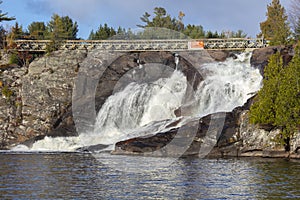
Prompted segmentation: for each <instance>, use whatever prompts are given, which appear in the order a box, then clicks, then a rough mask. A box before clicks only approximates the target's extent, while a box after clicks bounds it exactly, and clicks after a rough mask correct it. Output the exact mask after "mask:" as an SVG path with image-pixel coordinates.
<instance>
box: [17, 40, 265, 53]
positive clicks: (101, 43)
mask: <svg viewBox="0 0 300 200" xmlns="http://www.w3.org/2000/svg"><path fill="white" fill-rule="evenodd" d="M14 43H15V44H16V47H15V49H16V50H18V51H33V52H45V51H46V49H47V46H48V45H50V44H51V41H50V40H15V41H14ZM59 44H60V45H59V49H60V50H76V49H78V50H83V49H87V50H92V49H100V50H111V51H186V50H200V49H208V50H217V49H223V50H230V49H248V48H250V49H254V48H263V47H266V46H267V43H266V41H265V40H263V39H244V38H229V39H199V40H66V41H61V42H60V43H59Z"/></svg>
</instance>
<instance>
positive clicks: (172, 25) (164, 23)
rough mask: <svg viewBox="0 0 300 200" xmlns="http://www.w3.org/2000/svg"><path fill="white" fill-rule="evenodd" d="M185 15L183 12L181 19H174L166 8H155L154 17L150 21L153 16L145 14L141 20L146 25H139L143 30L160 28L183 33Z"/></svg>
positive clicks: (180, 14) (180, 15)
mask: <svg viewBox="0 0 300 200" xmlns="http://www.w3.org/2000/svg"><path fill="white" fill-rule="evenodd" d="M184 16H185V14H184V13H183V12H180V13H179V19H176V18H172V17H171V16H170V15H169V14H167V11H166V9H165V8H162V7H155V8H154V17H153V18H152V19H149V17H151V15H150V14H149V13H148V12H145V13H144V15H143V16H142V17H141V18H140V19H141V20H142V22H144V23H145V24H144V25H137V26H138V27H141V28H149V27H160V28H167V29H171V30H175V31H183V30H184V24H183V23H182V20H183V17H184Z"/></svg>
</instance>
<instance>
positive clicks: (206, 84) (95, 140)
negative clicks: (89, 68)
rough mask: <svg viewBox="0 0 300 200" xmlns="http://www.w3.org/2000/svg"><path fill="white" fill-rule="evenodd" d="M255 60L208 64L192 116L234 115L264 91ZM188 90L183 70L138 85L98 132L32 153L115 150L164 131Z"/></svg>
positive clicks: (110, 102)
mask: <svg viewBox="0 0 300 200" xmlns="http://www.w3.org/2000/svg"><path fill="white" fill-rule="evenodd" d="M250 58H251V53H243V54H239V55H237V58H228V59H227V60H226V61H225V62H214V63H207V64H204V65H203V66H202V67H201V69H200V71H199V72H200V74H201V75H202V77H203V78H204V81H202V82H201V83H200V85H199V86H198V89H197V91H194V96H195V100H194V102H192V104H193V105H194V106H193V111H192V113H191V115H192V116H189V117H203V116H205V115H207V114H211V113H215V112H220V111H232V110H233V109H234V108H235V107H237V106H241V105H243V104H244V103H245V102H246V101H247V100H248V99H249V98H250V97H251V96H253V95H254V93H255V92H257V91H258V90H259V89H260V87H261V82H262V76H261V75H260V73H259V70H258V69H255V68H253V67H251V65H250ZM187 86H188V83H187V80H186V77H185V76H184V74H183V73H182V72H180V71H178V70H174V72H173V73H172V74H171V76H170V77H168V78H160V79H158V80H156V81H154V82H149V83H136V82H132V83H130V84H129V85H127V86H126V87H125V88H124V89H123V90H122V91H119V92H116V93H115V94H113V95H112V96H110V97H109V98H108V99H107V100H106V102H105V103H104V105H103V106H102V108H101V110H100V111H99V113H98V116H97V119H96V123H95V127H94V131H93V132H91V133H82V134H80V135H79V136H78V137H66V138H64V137H59V138H49V137H46V138H45V139H44V140H40V141H37V142H36V143H34V144H33V147H32V148H31V149H30V150H35V151H41V150H47V151H74V150H75V149H77V148H79V147H82V146H89V145H96V144H107V145H112V147H113V145H114V144H115V143H116V142H118V141H121V140H126V139H129V138H133V137H138V136H144V135H149V134H155V133H157V132H160V131H163V130H165V127H166V126H167V125H168V124H170V123H171V122H173V121H175V120H176V116H175V114H174V111H175V110H176V109H178V108H180V107H181V106H182V103H183V102H184V98H185V92H186V89H187ZM178 126H180V124H179V125H178Z"/></svg>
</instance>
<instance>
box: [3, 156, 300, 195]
mask: <svg viewBox="0 0 300 200" xmlns="http://www.w3.org/2000/svg"><path fill="white" fill-rule="evenodd" d="M128 158H129V157H128ZM0 159H1V164H0V197H1V198H3V199H19V198H21V199H47V198H49V199H57V198H60V199H74V198H75V199H92V198H93V199H102V198H104V199H282V198H295V199H296V198H300V186H299V181H300V176H299V172H300V162H299V161H285V160H273V159H225V160H224V159H220V160H216V159H213V160H210V159H204V160H202V159H197V158H188V159H179V160H176V161H175V162H174V163H173V164H172V165H171V166H169V167H162V168H161V169H159V170H158V171H154V172H153V171H149V172H145V171H143V172H140V171H139V172H138V173H133V172H128V173H127V172H126V170H124V169H123V170H121V171H116V170H114V169H111V168H109V167H108V166H107V165H104V164H102V163H100V162H99V161H97V159H95V158H94V157H93V156H91V155H90V154H0ZM124 162H126V157H125V158H124Z"/></svg>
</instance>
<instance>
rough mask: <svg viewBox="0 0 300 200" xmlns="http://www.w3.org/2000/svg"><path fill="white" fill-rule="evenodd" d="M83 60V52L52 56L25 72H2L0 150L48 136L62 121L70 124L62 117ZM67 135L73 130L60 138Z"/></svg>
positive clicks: (39, 60)
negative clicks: (0, 142)
mask: <svg viewBox="0 0 300 200" xmlns="http://www.w3.org/2000/svg"><path fill="white" fill-rule="evenodd" d="M85 57H86V52H84V51H71V52H54V53H52V54H51V55H48V56H44V57H41V58H38V59H36V60H35V61H34V62H33V63H31V64H30V66H29V68H27V67H16V66H12V67H9V68H7V69H2V73H1V80H2V82H3V83H2V88H1V89H2V98H0V107H1V109H0V122H1V123H0V124H1V126H0V131H1V135H0V141H2V144H1V148H2V149H3V148H9V147H10V146H12V145H14V144H18V143H21V142H24V141H26V140H29V139H32V138H34V137H37V136H43V135H52V134H53V132H52V131H53V130H54V129H55V128H56V127H57V126H58V125H60V123H61V122H62V121H64V123H72V119H71V116H69V117H67V116H66V118H65V119H62V117H64V115H65V113H66V112H67V110H68V109H69V107H70V106H71V102H72V88H73V79H74V77H76V75H77V71H78V68H79V64H80V62H82V61H83V59H84V58H85ZM62 58H63V59H62ZM4 91H6V92H4ZM69 134H71V135H73V134H74V130H70V131H67V130H65V131H64V135H69Z"/></svg>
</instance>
